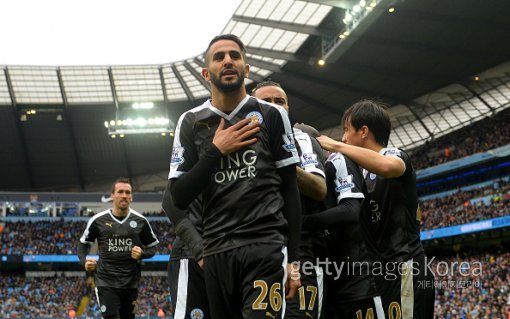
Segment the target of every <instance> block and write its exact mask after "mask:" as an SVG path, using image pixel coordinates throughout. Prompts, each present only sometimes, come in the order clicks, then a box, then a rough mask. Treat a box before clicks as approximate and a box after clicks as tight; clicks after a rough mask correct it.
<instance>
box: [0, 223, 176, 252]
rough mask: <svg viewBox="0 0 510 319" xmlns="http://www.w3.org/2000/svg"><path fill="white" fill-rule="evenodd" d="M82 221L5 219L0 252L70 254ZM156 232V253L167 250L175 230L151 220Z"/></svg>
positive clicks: (82, 226) (73, 250) (74, 247)
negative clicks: (157, 244)
mask: <svg viewBox="0 0 510 319" xmlns="http://www.w3.org/2000/svg"><path fill="white" fill-rule="evenodd" d="M85 226H86V222H85V221H78V222H75V221H66V220H62V219H58V220H55V221H37V222H24V221H23V222H10V221H8V222H6V223H5V224H4V226H3V231H0V254H6V255H31V254H33V255H70V254H76V252H77V247H78V241H79V240H80V236H81V234H82V232H83V230H84V229H85ZM151 226H152V227H153V230H154V233H155V234H156V235H157V236H158V239H159V241H160V243H161V244H160V245H159V247H158V253H159V254H169V253H170V249H171V247H172V242H173V238H174V236H175V233H174V231H173V227H172V225H171V224H170V223H169V222H165V221H153V222H151Z"/></svg>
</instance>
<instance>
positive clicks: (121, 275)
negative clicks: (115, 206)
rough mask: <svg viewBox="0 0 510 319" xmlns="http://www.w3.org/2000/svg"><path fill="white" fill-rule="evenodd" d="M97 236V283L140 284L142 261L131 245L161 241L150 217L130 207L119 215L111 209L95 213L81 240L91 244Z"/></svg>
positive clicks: (103, 284) (135, 286)
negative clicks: (124, 215)
mask: <svg viewBox="0 0 510 319" xmlns="http://www.w3.org/2000/svg"><path fill="white" fill-rule="evenodd" d="M96 239H97V244H98V249H99V251H98V255H99V260H98V261H97V266H96V271H95V273H94V276H95V284H96V286H98V287H111V288H138V282H139V279H140V274H141V267H140V261H137V260H135V259H133V258H131V248H132V247H134V246H139V247H141V248H142V249H143V248H144V247H153V246H156V245H157V244H158V243H159V241H158V239H157V238H156V235H155V234H154V232H153V231H152V228H151V226H150V224H149V221H148V220H147V218H145V217H144V216H143V215H142V214H140V213H138V212H136V211H134V210H132V209H130V210H129V213H128V215H127V216H126V217H125V218H124V219H122V220H119V219H117V218H116V217H115V216H114V215H113V214H112V212H111V210H105V211H104V212H101V213H98V214H96V215H94V216H93V217H92V218H90V220H89V221H88V222H87V226H86V228H85V231H84V232H83V235H82V236H81V238H80V241H81V242H82V243H83V244H92V243H94V241H95V240H96Z"/></svg>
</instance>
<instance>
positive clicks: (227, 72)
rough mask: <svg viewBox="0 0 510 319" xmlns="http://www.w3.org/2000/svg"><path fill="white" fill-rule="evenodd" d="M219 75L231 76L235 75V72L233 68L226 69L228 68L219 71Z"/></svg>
mask: <svg viewBox="0 0 510 319" xmlns="http://www.w3.org/2000/svg"><path fill="white" fill-rule="evenodd" d="M221 75H222V76H232V75H237V72H236V71H235V70H232V69H228V70H225V71H223V72H221Z"/></svg>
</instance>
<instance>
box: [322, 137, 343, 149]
mask: <svg viewBox="0 0 510 319" xmlns="http://www.w3.org/2000/svg"><path fill="white" fill-rule="evenodd" d="M317 141H319V143H320V144H321V147H322V148H323V149H325V150H327V151H330V152H338V145H340V144H341V142H338V141H335V140H334V139H332V138H331V137H329V136H326V135H321V136H319V137H317Z"/></svg>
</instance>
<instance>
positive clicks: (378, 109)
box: [342, 100, 391, 147]
mask: <svg viewBox="0 0 510 319" xmlns="http://www.w3.org/2000/svg"><path fill="white" fill-rule="evenodd" d="M387 110H388V106H387V105H385V104H384V103H382V102H379V101H375V100H361V101H359V102H356V103H354V104H353V105H352V106H351V107H349V108H348V109H347V110H346V111H345V113H344V115H343V117H342V127H345V125H346V124H347V121H350V122H351V125H352V126H353V127H354V128H355V129H356V130H359V129H361V128H362V127H363V126H367V127H368V128H369V129H370V131H372V133H373V134H374V137H375V141H376V142H377V143H378V144H380V145H382V146H384V147H386V146H388V141H389V139H390V133H391V120H390V115H389V113H388V111H387Z"/></svg>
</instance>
